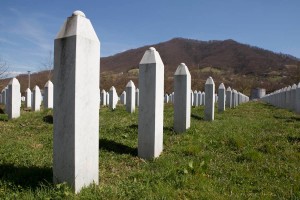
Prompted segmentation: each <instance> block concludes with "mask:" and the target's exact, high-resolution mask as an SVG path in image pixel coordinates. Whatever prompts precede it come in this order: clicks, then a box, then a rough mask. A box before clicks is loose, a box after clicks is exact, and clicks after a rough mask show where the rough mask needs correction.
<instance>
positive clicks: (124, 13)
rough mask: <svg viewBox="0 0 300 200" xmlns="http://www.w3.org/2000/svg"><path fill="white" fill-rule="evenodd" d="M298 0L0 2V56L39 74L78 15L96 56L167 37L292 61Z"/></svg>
mask: <svg viewBox="0 0 300 200" xmlns="http://www.w3.org/2000/svg"><path fill="white" fill-rule="evenodd" d="M299 8H300V0H119V1H117V0H109V1H104V0H51V1H41V0H1V4H0V58H1V59H2V60H4V61H6V62H7V63H8V64H9V66H10V68H9V71H10V72H11V74H15V75H16V74H18V73H26V72H27V71H32V72H36V71H40V70H43V69H45V67H44V64H45V63H47V62H49V61H48V60H49V56H50V54H51V52H52V53H53V46H54V45H53V43H54V39H55V37H56V34H57V33H58V31H59V30H60V28H61V26H62V25H63V23H64V21H65V20H66V19H67V17H69V16H71V15H72V13H73V12H74V11H75V10H81V11H82V12H84V13H85V15H86V17H87V18H89V19H90V20H91V22H92V25H93V27H94V29H95V31H96V33H97V35H98V38H99V39H100V42H101V50H100V52H101V57H105V56H110V55H114V54H116V53H120V52H123V51H126V50H129V49H133V48H138V47H141V46H144V45H149V44H156V43H159V42H164V41H167V40H170V39H172V38H175V37H182V38H190V39H196V40H203V41H207V40H226V39H233V40H235V41H237V42H240V43H244V44H249V45H253V46H257V47H260V48H264V49H268V50H271V51H274V52H278V53H285V54H290V55H293V56H295V57H298V58H300V12H299Z"/></svg>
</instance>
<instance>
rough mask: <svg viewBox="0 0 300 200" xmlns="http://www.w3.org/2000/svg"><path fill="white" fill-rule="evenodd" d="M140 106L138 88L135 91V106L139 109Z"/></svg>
mask: <svg viewBox="0 0 300 200" xmlns="http://www.w3.org/2000/svg"><path fill="white" fill-rule="evenodd" d="M139 105H140V91H139V88H136V90H135V106H136V107H139Z"/></svg>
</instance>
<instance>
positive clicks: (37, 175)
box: [0, 164, 52, 190]
mask: <svg viewBox="0 0 300 200" xmlns="http://www.w3.org/2000/svg"><path fill="white" fill-rule="evenodd" d="M0 179H1V180H4V181H8V182H12V183H13V184H15V185H16V186H21V187H24V188H31V189H33V190H35V189H37V188H38V187H40V186H41V185H42V184H44V185H45V184H49V183H52V169H51V168H41V167H36V166H29V167H25V166H14V165H12V164H0Z"/></svg>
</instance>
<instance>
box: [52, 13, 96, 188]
mask: <svg viewBox="0 0 300 200" xmlns="http://www.w3.org/2000/svg"><path fill="white" fill-rule="evenodd" d="M99 61H100V42H99V39H98V37H97V35H96V33H95V31H94V29H93V26H92V24H91V22H90V20H89V19H87V18H86V17H85V15H84V14H83V13H82V12H81V11H75V12H74V13H73V15H72V16H70V17H69V18H68V19H67V20H66V22H65V23H64V25H63V26H62V28H61V30H60V31H59V33H58V35H57V37H56V39H55V42H54V85H55V90H54V117H53V119H54V141H53V143H54V144H53V180H54V183H62V182H67V183H68V184H69V185H70V186H71V187H72V188H73V189H74V191H75V192H76V193H77V192H79V191H80V190H81V188H82V187H84V186H88V185H89V184H91V183H95V184H98V179H99V169H98V168H99V82H100V80H99V74H100V71H99V70H100V69H99Z"/></svg>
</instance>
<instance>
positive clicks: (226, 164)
mask: <svg viewBox="0 0 300 200" xmlns="http://www.w3.org/2000/svg"><path fill="white" fill-rule="evenodd" d="M137 116H138V115H137V113H135V114H128V113H126V111H125V108H124V107H118V108H117V109H116V110H115V111H113V112H112V111H110V110H109V109H107V108H101V110H100V148H99V150H100V164H99V169H100V177H99V180H100V184H99V185H92V186H89V187H87V188H84V189H83V190H82V191H81V192H80V193H79V194H77V195H74V194H73V193H72V192H71V190H70V188H68V186H67V185H66V184H58V185H53V184H52V145H53V143H52V130H53V124H52V110H46V111H41V112H37V113H32V112H25V111H22V115H21V117H20V118H18V119H16V120H12V121H7V116H6V115H4V114H0V199H74V198H78V199H79V198H82V199H300V116H299V115H296V114H294V113H292V112H289V111H287V110H282V109H277V108H274V107H272V106H270V105H267V104H264V103H261V102H250V103H246V104H243V105H241V106H239V107H237V108H236V109H231V110H226V111H225V113H223V114H217V113H216V115H215V121H213V122H205V121H204V120H203V107H198V108H192V117H191V128H190V129H189V130H188V131H187V132H186V133H184V134H176V133H174V131H173V128H172V127H173V108H172V106H171V105H166V106H165V113H164V151H163V153H162V154H161V156H160V157H159V158H157V159H154V160H150V161H145V160H142V159H139V158H138V157H137V130H138V129H137V128H138V127H137Z"/></svg>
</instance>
